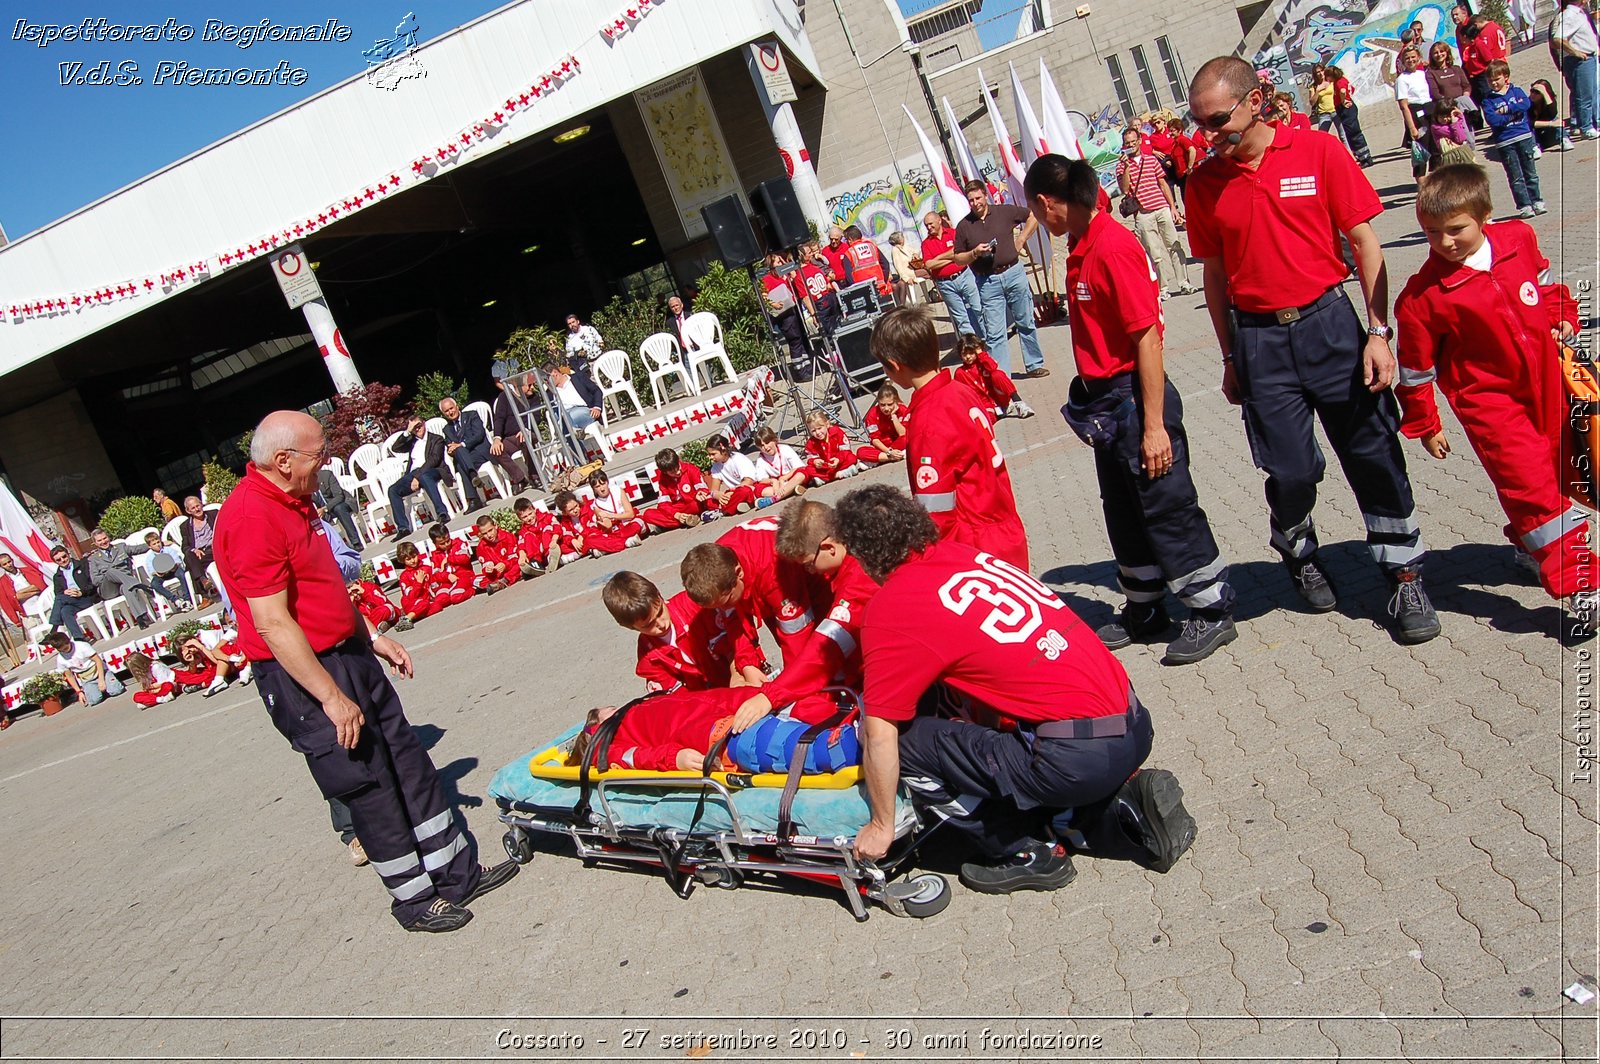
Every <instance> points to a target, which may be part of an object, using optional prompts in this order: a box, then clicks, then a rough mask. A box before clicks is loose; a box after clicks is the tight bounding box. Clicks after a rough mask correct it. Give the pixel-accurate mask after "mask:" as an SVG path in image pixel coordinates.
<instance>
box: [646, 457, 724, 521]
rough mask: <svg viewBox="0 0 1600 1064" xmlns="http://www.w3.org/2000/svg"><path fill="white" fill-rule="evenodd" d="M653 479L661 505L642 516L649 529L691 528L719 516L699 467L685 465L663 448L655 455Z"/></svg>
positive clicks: (681, 460)
mask: <svg viewBox="0 0 1600 1064" xmlns="http://www.w3.org/2000/svg"><path fill="white" fill-rule="evenodd" d="M656 479H657V482H658V484H659V487H660V490H661V501H660V502H659V503H657V504H656V505H654V506H652V507H650V509H648V510H646V511H645V512H644V514H643V515H642V516H643V517H644V520H645V523H646V524H648V525H649V526H650V527H652V528H662V529H672V528H694V527H695V526H696V525H698V524H699V523H700V522H701V521H715V520H716V519H717V518H718V517H721V516H722V511H721V509H720V508H719V507H718V505H717V500H716V498H715V497H714V496H713V495H712V494H711V485H709V484H707V483H706V478H705V474H703V473H701V472H700V467H699V466H697V465H695V464H694V463H693V462H685V461H684V460H683V459H682V458H680V457H679V456H678V452H677V451H676V450H674V449H673V448H671V447H663V448H662V449H661V451H660V452H659V453H658V454H657V455H656Z"/></svg>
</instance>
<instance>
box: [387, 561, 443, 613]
mask: <svg viewBox="0 0 1600 1064" xmlns="http://www.w3.org/2000/svg"><path fill="white" fill-rule="evenodd" d="M394 560H395V561H397V562H399V563H400V608H401V609H402V610H404V611H405V615H406V620H408V621H410V622H411V623H412V624H415V623H416V622H418V621H420V620H422V619H423V618H424V617H432V616H433V615H434V614H436V613H438V612H439V611H440V610H442V609H444V608H445V607H446V606H447V605H449V602H448V600H446V598H445V597H444V596H443V595H435V594H434V591H433V570H432V569H429V568H428V567H427V566H426V565H423V564H422V554H421V553H420V552H419V551H418V550H417V545H416V544H415V543H412V542H411V541H410V540H407V541H405V542H404V543H401V544H400V545H399V546H398V547H396V548H395V549H394Z"/></svg>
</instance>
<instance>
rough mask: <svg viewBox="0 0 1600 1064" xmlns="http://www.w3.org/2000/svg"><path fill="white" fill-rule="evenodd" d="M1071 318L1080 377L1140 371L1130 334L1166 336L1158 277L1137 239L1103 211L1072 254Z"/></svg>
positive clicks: (1069, 275)
mask: <svg viewBox="0 0 1600 1064" xmlns="http://www.w3.org/2000/svg"><path fill="white" fill-rule="evenodd" d="M1067 315H1068V318H1069V319H1070V321H1071V322H1072V357H1073V359H1074V360H1075V361H1076V362H1077V363H1078V373H1079V375H1081V376H1083V377H1086V378H1088V379H1090V380H1104V379H1106V378H1108V377H1115V376H1117V375H1118V374H1120V373H1131V372H1133V370H1134V368H1135V358H1134V356H1135V354H1136V353H1137V351H1138V349H1137V348H1136V347H1135V346H1134V344H1133V339H1132V337H1131V336H1130V335H1129V334H1130V333H1136V332H1140V331H1141V330H1144V329H1147V328H1149V327H1150V326H1152V325H1154V326H1155V327H1156V330H1157V332H1158V333H1159V332H1161V331H1163V324H1162V320H1161V295H1160V291H1159V287H1158V286H1157V284H1156V271H1155V269H1154V268H1153V267H1152V266H1151V265H1150V256H1148V255H1146V254H1145V251H1144V247H1143V246H1142V245H1141V244H1140V243H1139V239H1138V237H1136V236H1134V235H1133V234H1132V233H1130V232H1129V231H1128V230H1127V228H1126V227H1125V226H1122V225H1118V224H1117V221H1116V219H1114V218H1112V217H1111V216H1110V215H1109V214H1106V213H1105V212H1104V211H1101V212H1099V213H1097V214H1095V216H1094V218H1093V219H1091V220H1090V222H1089V230H1088V232H1086V233H1084V234H1083V239H1082V240H1076V241H1073V244H1072V250H1071V251H1069V252H1068V253H1067Z"/></svg>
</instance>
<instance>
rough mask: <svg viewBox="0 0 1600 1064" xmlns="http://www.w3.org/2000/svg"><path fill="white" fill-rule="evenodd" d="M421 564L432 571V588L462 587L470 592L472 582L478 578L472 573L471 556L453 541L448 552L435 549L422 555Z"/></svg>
mask: <svg viewBox="0 0 1600 1064" xmlns="http://www.w3.org/2000/svg"><path fill="white" fill-rule="evenodd" d="M422 563H423V565H424V566H425V567H427V568H428V569H431V570H432V571H433V579H432V580H431V584H432V586H433V587H434V588H441V587H464V588H467V589H468V590H471V588H472V582H473V581H474V580H476V579H477V576H478V574H477V573H475V572H473V571H472V555H471V554H470V553H469V552H468V551H467V548H466V547H464V546H462V545H461V544H460V543H458V542H456V541H455V540H453V539H452V540H451V541H450V547H449V549H448V550H437V549H435V550H430V551H429V552H428V553H427V554H424V555H423V556H422Z"/></svg>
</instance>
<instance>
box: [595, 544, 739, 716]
mask: <svg viewBox="0 0 1600 1064" xmlns="http://www.w3.org/2000/svg"><path fill="white" fill-rule="evenodd" d="M600 598H601V601H603V602H604V603H605V606H606V611H607V612H608V613H610V614H611V619H612V620H614V621H616V622H617V623H618V624H620V625H621V626H622V627H624V628H627V629H629V630H631V631H634V632H638V633H639V645H638V665H637V666H636V667H635V669H634V671H635V672H637V673H638V675H639V678H640V679H642V680H643V681H644V684H645V688H646V690H650V691H670V690H673V689H675V688H678V687H685V688H688V689H689V690H691V691H703V690H706V689H707V688H711V687H728V686H740V685H744V684H760V683H762V682H763V681H765V680H766V678H767V674H766V670H765V668H764V666H765V664H766V658H765V655H764V654H763V652H762V650H761V645H760V642H759V640H758V638H757V636H756V631H755V628H754V627H752V626H750V625H749V624H747V623H745V622H744V621H743V620H742V618H738V617H734V616H726V617H725V616H720V615H719V613H718V611H716V610H707V609H703V608H701V606H700V605H699V604H697V603H696V602H695V601H694V600H693V599H691V598H690V597H689V595H688V593H687V592H684V591H680V592H678V593H677V594H676V595H673V596H672V598H670V599H666V598H663V597H662V595H661V591H660V590H659V589H658V588H657V587H656V585H655V584H654V583H652V582H651V581H650V580H649V579H648V578H646V577H643V576H640V575H639V574H638V573H630V572H620V573H617V574H616V575H614V576H612V577H611V579H610V580H607V581H606V586H605V588H604V589H603V590H602V591H601V594H600Z"/></svg>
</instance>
